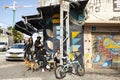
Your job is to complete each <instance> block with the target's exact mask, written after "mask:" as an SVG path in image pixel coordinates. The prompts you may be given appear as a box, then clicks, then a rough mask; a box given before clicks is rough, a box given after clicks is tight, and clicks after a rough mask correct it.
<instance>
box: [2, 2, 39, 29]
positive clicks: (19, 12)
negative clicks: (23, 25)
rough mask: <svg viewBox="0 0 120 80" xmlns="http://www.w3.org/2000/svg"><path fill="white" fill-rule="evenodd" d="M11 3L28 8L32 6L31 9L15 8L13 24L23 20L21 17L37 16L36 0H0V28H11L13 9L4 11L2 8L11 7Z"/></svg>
mask: <svg viewBox="0 0 120 80" xmlns="http://www.w3.org/2000/svg"><path fill="white" fill-rule="evenodd" d="M13 1H15V2H16V6H24V5H25V6H28V5H34V6H33V7H24V8H17V9H16V12H15V22H18V21H20V20H23V18H22V16H28V15H35V14H38V11H37V6H38V0H0V26H2V28H6V29H7V27H9V26H12V23H13V11H12V10H13V9H12V8H7V9H4V8H3V7H4V6H12V5H13Z"/></svg>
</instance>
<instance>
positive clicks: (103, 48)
mask: <svg viewBox="0 0 120 80" xmlns="http://www.w3.org/2000/svg"><path fill="white" fill-rule="evenodd" d="M119 36H120V35H110V34H109V35H94V40H93V53H94V55H95V57H94V59H93V63H98V62H100V61H101V59H102V58H101V57H104V61H103V64H102V67H110V66H111V63H112V56H113V55H116V54H119V52H120V45H119V42H120V39H119V38H118V37H119Z"/></svg>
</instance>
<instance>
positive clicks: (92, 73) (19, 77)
mask: <svg viewBox="0 0 120 80" xmlns="http://www.w3.org/2000/svg"><path fill="white" fill-rule="evenodd" d="M0 80H57V79H56V78H55V76H54V71H45V72H42V71H41V69H40V70H38V71H36V72H32V71H25V66H24V62H23V61H6V60H5V56H4V52H0ZM62 80H120V71H116V70H108V69H107V70H106V69H104V70H90V69H88V70H86V73H85V75H84V76H82V77H80V76H76V75H71V74H67V75H66V77H65V78H64V79H62Z"/></svg>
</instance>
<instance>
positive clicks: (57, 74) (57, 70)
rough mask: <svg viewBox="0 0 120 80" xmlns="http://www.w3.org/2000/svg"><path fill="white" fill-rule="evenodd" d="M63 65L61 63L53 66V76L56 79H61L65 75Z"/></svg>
mask: <svg viewBox="0 0 120 80" xmlns="http://www.w3.org/2000/svg"><path fill="white" fill-rule="evenodd" d="M63 71H64V70H63V66H62V65H59V66H57V67H56V68H55V72H54V73H55V77H56V78H57V79H63V78H64V77H65V76H66V73H65V72H63Z"/></svg>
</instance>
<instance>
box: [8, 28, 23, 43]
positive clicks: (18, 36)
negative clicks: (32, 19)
mask: <svg viewBox="0 0 120 80" xmlns="http://www.w3.org/2000/svg"><path fill="white" fill-rule="evenodd" d="M8 30H9V31H10V33H11V35H12V36H13V39H14V42H15V43H17V42H20V41H21V40H23V37H24V35H23V33H21V32H19V31H17V30H15V28H12V27H11V26H10V27H8Z"/></svg>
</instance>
